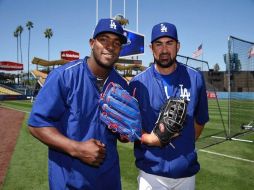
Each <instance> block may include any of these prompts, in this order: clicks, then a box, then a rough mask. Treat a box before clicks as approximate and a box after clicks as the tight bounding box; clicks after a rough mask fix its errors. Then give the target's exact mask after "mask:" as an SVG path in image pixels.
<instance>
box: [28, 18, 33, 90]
mask: <svg viewBox="0 0 254 190" xmlns="http://www.w3.org/2000/svg"><path fill="white" fill-rule="evenodd" d="M26 27H27V29H28V32H29V36H28V50H27V51H28V53H27V70H28V73H27V74H28V85H29V78H30V77H29V75H30V74H29V53H30V37H31V28H33V27H34V24H33V23H32V22H31V21H28V22H27V23H26Z"/></svg>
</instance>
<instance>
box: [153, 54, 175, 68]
mask: <svg viewBox="0 0 254 190" xmlns="http://www.w3.org/2000/svg"><path fill="white" fill-rule="evenodd" d="M160 56H163V54H161V55H159V57H160ZM154 62H155V63H156V64H157V65H158V66H160V67H162V68H169V67H171V66H172V65H173V64H174V63H175V62H176V57H174V58H171V57H170V56H169V59H168V62H162V61H160V58H159V59H156V58H155V57H154Z"/></svg>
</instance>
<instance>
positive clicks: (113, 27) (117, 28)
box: [93, 18, 127, 44]
mask: <svg viewBox="0 0 254 190" xmlns="http://www.w3.org/2000/svg"><path fill="white" fill-rule="evenodd" d="M106 32H109V33H113V34H116V35H117V36H119V37H120V39H121V42H122V44H126V43H127V37H126V35H127V34H125V32H124V30H123V28H122V26H121V24H120V23H119V22H118V21H116V20H114V19H110V18H104V19H100V20H99V22H98V24H97V26H96V27H95V30H94V33H93V39H95V38H96V37H97V36H98V35H99V34H102V33H106Z"/></svg>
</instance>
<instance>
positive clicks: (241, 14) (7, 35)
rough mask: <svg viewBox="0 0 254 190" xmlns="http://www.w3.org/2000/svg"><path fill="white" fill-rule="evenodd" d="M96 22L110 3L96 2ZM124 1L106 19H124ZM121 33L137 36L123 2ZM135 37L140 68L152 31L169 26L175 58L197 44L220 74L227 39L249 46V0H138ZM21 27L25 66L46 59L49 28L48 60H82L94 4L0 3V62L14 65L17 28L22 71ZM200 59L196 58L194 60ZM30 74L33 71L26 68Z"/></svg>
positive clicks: (252, 32) (56, 0)
mask: <svg viewBox="0 0 254 190" xmlns="http://www.w3.org/2000/svg"><path fill="white" fill-rule="evenodd" d="M98 2H99V18H105V17H109V16H110V6H109V5H110V0H98ZM123 2H124V0H112V3H113V6H112V15H113V16H115V15H116V14H123V13H124V10H123V9H124V8H123V7H124V5H123V4H124V3H123ZM125 2H126V10H125V13H126V17H127V18H128V19H129V22H130V24H129V25H127V27H126V29H129V30H132V31H137V23H136V17H137V14H136V2H137V0H125ZM138 2H139V15H138V18H139V19H138V20H139V24H138V31H137V32H138V33H141V34H143V35H145V54H144V55H142V56H139V59H141V60H142V61H143V64H144V65H145V66H148V65H149V63H150V62H151V61H152V60H153V57H152V54H151V51H150V49H149V44H150V35H151V29H152V27H153V26H154V25H155V24H157V23H159V22H164V21H167V22H171V23H174V24H175V25H176V27H177V29H178V38H179V40H180V42H181V49H180V52H179V54H181V55H184V56H190V57H191V56H192V53H193V51H195V50H196V49H197V47H198V46H199V45H200V44H201V43H202V44H203V51H204V54H203V60H205V61H208V63H209V67H210V68H212V67H213V66H214V64H215V63H218V64H219V65H220V68H221V70H225V64H224V61H223V54H224V53H226V52H227V39H228V36H229V35H232V36H236V37H238V38H241V39H244V40H247V41H252V42H254V26H253V17H254V14H253V10H254V0H138ZM27 21H32V22H33V23H34V28H33V29H32V31H31V47H30V48H31V50H30V60H32V58H33V57H40V58H43V59H47V57H48V54H47V52H48V51H47V39H46V38H45V37H44V31H45V29H46V28H52V30H53V37H52V38H51V40H50V52H51V53H50V59H51V60H57V59H59V58H60V51H62V50H74V51H77V52H79V53H80V57H81V58H83V57H85V56H86V55H90V48H89V44H88V41H89V38H90V37H91V35H92V32H93V29H94V26H95V24H96V0H0V61H16V60H17V58H16V57H17V52H16V38H14V36H13V32H14V31H15V29H16V27H17V26H18V25H22V26H23V28H24V31H23V33H22V49H23V50H22V51H23V63H24V64H25V66H24V67H25V70H27V42H28V31H27V29H26V26H25V25H26V23H27ZM200 59H202V57H200ZM30 68H32V69H33V68H35V66H34V65H30Z"/></svg>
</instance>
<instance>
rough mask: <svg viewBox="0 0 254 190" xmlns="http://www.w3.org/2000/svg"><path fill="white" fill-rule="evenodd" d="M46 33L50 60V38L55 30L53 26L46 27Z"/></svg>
mask: <svg viewBox="0 0 254 190" xmlns="http://www.w3.org/2000/svg"><path fill="white" fill-rule="evenodd" d="M44 35H45V38H48V61H49V58H50V56H49V55H50V54H49V53H50V52H49V49H50V46H49V45H50V44H49V40H50V38H51V37H52V36H53V31H52V29H51V28H46V30H45V32H44Z"/></svg>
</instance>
